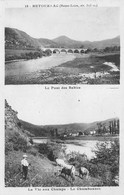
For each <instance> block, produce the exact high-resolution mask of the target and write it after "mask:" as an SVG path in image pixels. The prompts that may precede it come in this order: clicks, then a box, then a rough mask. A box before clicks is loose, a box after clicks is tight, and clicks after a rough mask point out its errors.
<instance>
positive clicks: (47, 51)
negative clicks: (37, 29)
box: [44, 49, 52, 54]
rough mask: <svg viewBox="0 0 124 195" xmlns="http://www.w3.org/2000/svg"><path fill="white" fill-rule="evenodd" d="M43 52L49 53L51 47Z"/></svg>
mask: <svg viewBox="0 0 124 195" xmlns="http://www.w3.org/2000/svg"><path fill="white" fill-rule="evenodd" d="M44 52H45V53H48V54H51V53H52V51H51V49H46V50H44Z"/></svg>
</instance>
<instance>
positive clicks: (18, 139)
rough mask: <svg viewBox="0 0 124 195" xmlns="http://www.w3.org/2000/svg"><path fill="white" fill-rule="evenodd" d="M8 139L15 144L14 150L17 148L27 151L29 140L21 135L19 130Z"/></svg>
mask: <svg viewBox="0 0 124 195" xmlns="http://www.w3.org/2000/svg"><path fill="white" fill-rule="evenodd" d="M8 141H9V142H10V143H12V144H13V149H14V150H16V151H18V150H22V151H24V152H26V149H27V140H26V139H25V138H24V137H23V136H21V135H20V134H19V133H18V132H15V133H14V134H12V135H11V136H10V137H9V140H8Z"/></svg>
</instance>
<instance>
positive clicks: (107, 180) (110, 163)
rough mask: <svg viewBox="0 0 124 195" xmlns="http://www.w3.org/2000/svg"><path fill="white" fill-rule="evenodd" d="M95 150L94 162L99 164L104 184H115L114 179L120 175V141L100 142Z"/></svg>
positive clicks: (98, 169)
mask: <svg viewBox="0 0 124 195" xmlns="http://www.w3.org/2000/svg"><path fill="white" fill-rule="evenodd" d="M94 152H95V155H96V157H95V158H94V159H92V163H94V164H96V165H97V172H98V175H99V176H101V178H102V181H103V185H113V179H114V178H115V177H116V176H117V175H119V141H118V140H115V141H113V142H110V143H107V142H104V143H102V144H98V145H97V150H96V151H94Z"/></svg>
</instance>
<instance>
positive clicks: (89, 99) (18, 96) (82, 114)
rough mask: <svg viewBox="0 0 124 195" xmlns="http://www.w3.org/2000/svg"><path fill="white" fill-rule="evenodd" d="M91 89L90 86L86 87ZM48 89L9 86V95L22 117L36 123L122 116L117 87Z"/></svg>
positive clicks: (83, 121)
mask: <svg viewBox="0 0 124 195" xmlns="http://www.w3.org/2000/svg"><path fill="white" fill-rule="evenodd" d="M86 88H87V87H86ZM86 88H85V87H83V89H81V90H79V89H77V90H73V89H70V90H64V89H60V90H59V89H53V90H51V89H50V90H45V89H44V87H39V86H35V87H34V88H33V90H32V86H11V87H10V86H6V90H5V98H6V100H7V102H8V103H9V105H10V106H11V107H12V109H14V110H15V111H17V112H18V117H19V118H20V119H22V120H24V121H27V122H30V123H32V124H36V125H49V124H69V123H89V122H94V121H99V120H106V119H109V118H113V117H119V118H120V102H121V101H120V95H119V92H118V90H116V89H114V90H113V89H104V87H102V88H101V87H97V88H95V90H94V87H93V86H92V87H91V88H90V89H86ZM27 89H28V90H27Z"/></svg>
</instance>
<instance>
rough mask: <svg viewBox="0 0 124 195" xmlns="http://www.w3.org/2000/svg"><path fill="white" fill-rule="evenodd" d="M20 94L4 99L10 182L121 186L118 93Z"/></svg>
mask: <svg viewBox="0 0 124 195" xmlns="http://www.w3.org/2000/svg"><path fill="white" fill-rule="evenodd" d="M17 94H18V91H16V92H15V93H13V92H12V91H11V92H10V94H9V93H8V95H7V96H6V99H5V187H31V186H32V187H54V186H55V187H69V186H81V187H86V186H87V187H90V186H96V187H97V186H101V187H104V186H119V108H118V99H117V97H116V95H115V98H116V101H114V96H113V94H112V98H108V96H110V93H109V95H105V93H104V92H103V94H104V95H103V94H102V93H100V96H102V97H101V100H100V97H99V96H98V94H97V95H92V97H91V96H89V95H88V94H87V95H86V94H85V95H83V97H82V96H80V95H79V96H80V98H77V97H76V96H75V97H74V96H73V94H72V97H73V98H72V97H68V98H67V96H66V94H64V95H63V96H62V95H61V94H60V97H59V96H54V94H51V95H50V96H48V94H46V95H43V94H39V93H38V94H37V92H36V93H33V92H30V93H28V92H26V91H25V93H23V95H22V94H21V95H20V94H19V95H17ZM34 96H35V97H34ZM52 96H53V97H52ZM87 97H89V98H87ZM84 100H85V101H84Z"/></svg>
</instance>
